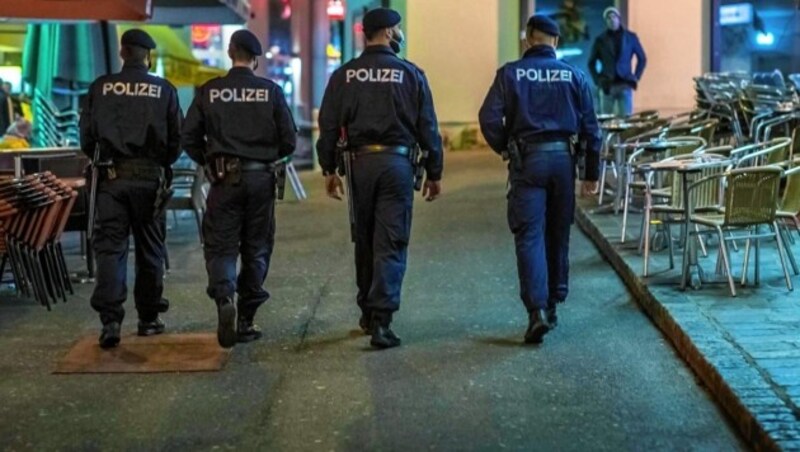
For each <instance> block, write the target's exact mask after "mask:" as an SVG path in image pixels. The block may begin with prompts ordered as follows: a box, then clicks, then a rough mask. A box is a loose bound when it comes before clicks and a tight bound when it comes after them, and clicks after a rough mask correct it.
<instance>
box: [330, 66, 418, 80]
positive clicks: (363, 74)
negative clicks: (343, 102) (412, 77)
mask: <svg viewBox="0 0 800 452" xmlns="http://www.w3.org/2000/svg"><path fill="white" fill-rule="evenodd" d="M403 75H404V72H403V71H402V70H400V69H389V68H370V69H348V70H347V72H345V77H346V79H347V83H350V81H351V80H353V79H355V80H356V81H358V82H370V83H403Z"/></svg>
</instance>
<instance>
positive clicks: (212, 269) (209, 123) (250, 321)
mask: <svg viewBox="0 0 800 452" xmlns="http://www.w3.org/2000/svg"><path fill="white" fill-rule="evenodd" d="M261 54H262V52H261V43H260V42H259V41H258V38H257V37H256V36H255V35H254V34H253V33H251V32H250V31H248V30H239V31H237V32H235V33H234V34H233V35H232V36H231V40H230V44H229V46H228V56H229V57H230V58H231V60H232V61H233V67H232V68H231V70H230V71H229V72H228V74H227V75H225V76H224V77H219V78H216V79H213V80H211V81H209V82H208V83H206V84H205V85H203V86H202V87H201V88H200V90H199V93H198V95H197V96H196V97H195V99H194V101H193V102H192V105H191V107H189V111H188V112H187V114H186V122H185V124H184V129H183V146H184V148H185V149H186V152H187V153H188V154H189V157H191V158H192V160H194V161H195V162H197V164H199V165H203V166H204V167H205V173H206V176H207V177H208V178H209V180H210V181H211V189H210V190H209V193H208V200H207V209H206V214H205V216H204V217H203V238H204V248H203V252H204V255H205V260H206V272H207V273H208V288H207V290H206V292H207V294H208V296H209V297H210V298H211V299H213V300H214V301H215V303H216V305H217V317H218V324H217V338H218V340H219V343H220V345H221V346H222V347H225V348H230V347H233V346H234V345H235V344H236V343H237V342H250V341H254V340H256V339H259V338H261V336H262V333H261V330H260V329H259V328H258V327H257V326H256V325H255V324H254V319H255V315H256V312H257V310H258V308H259V306H261V305H262V304H263V303H264V302H266V301H267V299H269V297H270V294H269V292H267V291H266V290H265V289H264V287H263V285H264V281H265V279H266V277H267V273H268V272H269V266H270V259H271V257H272V249H273V245H274V242H275V196H276V190H277V186H276V176H275V172H276V170H277V169H278V168H277V165H278V161H279V160H281V159H283V158H285V157H288V156H290V155H291V154H292V153H294V149H295V142H296V127H295V124H294V120H293V118H292V114H291V112H290V111H289V107H288V105H287V104H286V98H285V97H284V94H283V90H281V88H280V87H279V86H278V85H277V84H275V83H274V82H272V81H270V80H267V79H265V78H262V77H259V76H256V75H255V74H254V72H253V71H254V70H255V69H256V68H257V66H258V62H257V57H258V56H260V55H261ZM239 256H241V269H240V271H239V274H238V275H237V273H236V264H237V261H238V260H239ZM234 295H238V297H237V298H236V300H234Z"/></svg>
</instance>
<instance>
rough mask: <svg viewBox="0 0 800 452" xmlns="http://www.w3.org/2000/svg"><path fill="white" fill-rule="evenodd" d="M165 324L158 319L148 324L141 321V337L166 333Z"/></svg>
mask: <svg viewBox="0 0 800 452" xmlns="http://www.w3.org/2000/svg"><path fill="white" fill-rule="evenodd" d="M164 327H165V325H164V322H163V321H162V320H161V319H160V318H159V317H156V318H155V319H154V320H151V321H149V322H146V321H144V320H139V336H155V335H156V334H161V333H163V332H164Z"/></svg>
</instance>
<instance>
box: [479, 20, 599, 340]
mask: <svg viewBox="0 0 800 452" xmlns="http://www.w3.org/2000/svg"><path fill="white" fill-rule="evenodd" d="M558 37H559V29H558V25H557V24H556V23H555V22H553V21H552V20H550V19H549V18H547V17H546V16H541V15H535V16H533V17H531V18H530V20H529V21H528V25H527V30H526V41H527V44H528V45H529V46H530V48H529V49H528V50H527V51H526V52H525V54H524V56H523V57H522V59H520V60H518V61H514V62H511V63H508V64H506V65H505V66H503V67H501V68H500V69H499V70H498V71H497V75H496V77H495V79H494V83H493V84H492V87H491V88H490V89H489V93H488V94H487V95H486V99H485V100H484V102H483V105H482V106H481V109H480V116H479V120H480V125H481V131H482V132H483V134H484V136H485V137H486V140H487V142H488V143H489V145H490V146H491V147H492V149H494V150H495V152H498V153H508V154H509V155H510V156H511V160H512V162H511V163H510V164H509V182H510V189H509V193H508V223H509V226H510V228H511V232H513V234H514V242H515V245H516V253H517V269H518V273H519V281H520V296H521V298H522V302H523V303H524V305H525V307H526V309H527V310H528V313H529V325H528V330H527V331H526V333H525V342H526V343H540V342H541V341H542V338H543V336H544V335H545V334H546V333H547V332H548V331H549V330H550V329H551V328H552V327H554V326H555V324H556V322H557V316H556V303H560V302H563V301H565V300H566V297H567V291H568V270H569V262H568V254H569V232H570V225H571V224H572V221H573V211H574V207H575V206H574V203H575V164H576V162H575V160H576V157H578V156H582V157H583V158H585V173H586V174H585V178H584V179H585V180H584V182H583V186H582V192H583V193H584V194H589V193H593V192H594V191H595V190H596V188H597V182H596V181H597V177H598V172H599V171H598V161H599V151H600V131H599V126H598V124H597V117H596V116H595V113H594V105H593V102H592V95H591V90H590V87H589V84H588V83H587V81H586V77H585V76H584V74H583V73H581V72H580V71H579V70H577V69H576V68H574V67H572V66H570V65H569V64H566V63H564V62H561V61H559V60H557V59H556V51H555V49H556V46H557V44H558ZM573 137H577V138H578V139H579V140H578V142H579V146H578V149H577V150H575V149H573V148H574V146H573V143H574V140H573Z"/></svg>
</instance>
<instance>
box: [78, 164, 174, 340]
mask: <svg viewBox="0 0 800 452" xmlns="http://www.w3.org/2000/svg"><path fill="white" fill-rule="evenodd" d="M157 188H158V182H156V181H155V180H134V179H114V180H112V181H107V180H106V181H102V182H100V184H99V185H98V189H97V201H96V203H97V204H96V207H97V214H96V215H97V216H96V219H95V228H94V236H93V238H92V246H93V248H94V253H95V256H96V259H97V274H96V284H95V287H94V293H93V294H92V298H91V304H92V307H93V308H94V309H95V310H96V311H97V312H98V313H99V314H100V320H101V321H102V322H103V324H104V325H105V324H107V323H110V322H122V320H123V318H124V317H125V309H124V308H123V307H122V303H123V302H124V301H125V299H126V297H127V292H128V287H127V284H126V280H127V275H128V239H129V236H130V234H131V232H132V233H133V239H134V245H135V250H136V251H135V252H136V280H135V283H134V287H133V297H134V301H135V303H136V310H137V311H138V313H139V318H140V319H142V320H145V321H152V320H153V319H155V317H156V316H157V315H158V313H159V312H164V311H166V309H167V306H166V300H162V299H161V294H162V293H163V291H164V280H163V278H164V256H165V246H164V238H165V218H166V217H165V215H163V214H162V215H161V216H160V217H159V218H158V219H153V204H154V202H155V197H156V190H157Z"/></svg>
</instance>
